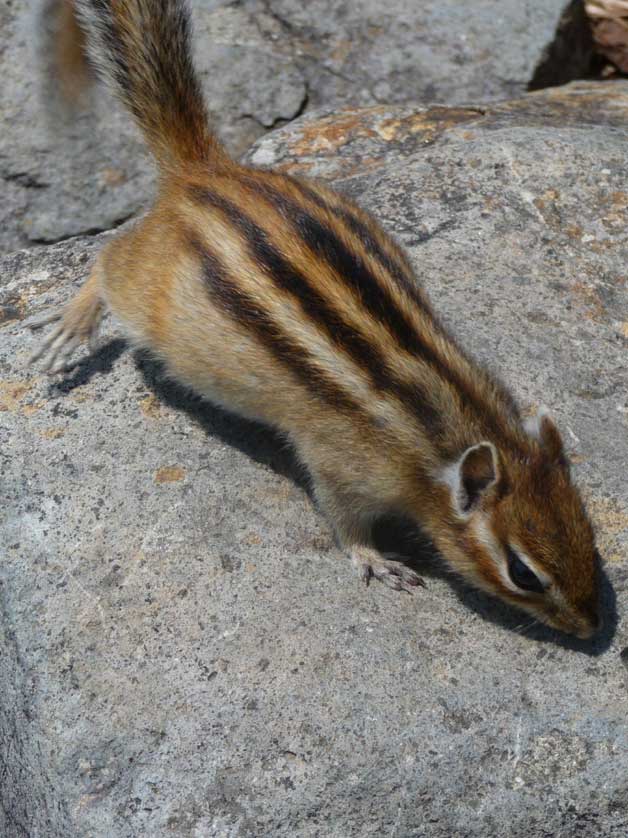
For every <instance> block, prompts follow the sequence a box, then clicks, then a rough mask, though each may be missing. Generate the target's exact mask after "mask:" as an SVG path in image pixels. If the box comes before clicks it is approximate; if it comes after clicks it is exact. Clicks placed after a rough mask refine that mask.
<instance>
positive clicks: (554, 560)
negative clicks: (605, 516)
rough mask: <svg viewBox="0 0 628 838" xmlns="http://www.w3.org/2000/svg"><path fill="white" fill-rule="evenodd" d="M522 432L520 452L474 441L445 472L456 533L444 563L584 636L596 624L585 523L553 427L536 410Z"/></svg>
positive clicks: (592, 553)
mask: <svg viewBox="0 0 628 838" xmlns="http://www.w3.org/2000/svg"><path fill="white" fill-rule="evenodd" d="M526 432H527V433H528V434H529V446H526V448H527V449H528V450H527V454H526V456H523V457H519V456H517V457H515V456H513V455H512V454H510V453H506V452H501V451H499V450H498V448H497V447H496V446H495V445H493V444H492V443H490V442H481V443H479V444H478V445H474V446H472V447H470V448H468V449H467V450H466V451H465V452H464V453H463V454H462V456H461V457H460V458H459V459H458V461H457V462H455V463H454V464H452V465H451V466H449V467H448V468H447V469H446V470H445V472H444V475H443V477H444V482H445V483H446V484H447V487H448V488H449V491H450V500H451V515H452V516H453V521H454V522H455V525H456V528H457V530H458V533H459V534H458V536H457V537H456V539H455V543H456V548H455V550H454V553H455V554H456V555H452V564H453V565H454V566H455V568H456V569H457V570H459V571H460V572H461V573H462V575H463V576H465V577H466V578H467V579H469V581H471V582H473V583H474V584H476V585H477V586H478V587H481V588H483V589H485V590H488V591H490V592H491V593H494V594H497V596H499V597H500V598H501V599H503V600H505V601H507V602H509V603H512V604H513V605H516V606H518V607H519V608H522V609H523V610H524V611H527V612H529V613H530V614H532V615H533V616H534V617H536V618H537V619H539V620H541V621H543V622H544V623H547V624H548V625H550V626H552V627H554V628H557V629H559V630H561V631H564V632H567V633H569V634H575V635H576V636H577V637H580V638H582V639H586V638H589V637H592V636H593V635H594V634H595V633H596V632H597V631H598V630H599V628H600V619H599V611H598V609H599V603H598V598H599V595H598V567H597V564H598V562H597V554H596V550H595V543H594V537H593V531H592V528H591V524H590V522H589V519H588V518H587V515H586V512H585V510H584V507H583V504H582V500H581V498H580V495H579V494H578V491H577V489H576V488H575V487H574V486H573V485H572V483H571V480H570V477H569V467H568V464H567V461H566V458H565V454H564V451H563V445H562V440H561V437H560V433H559V431H558V429H557V427H556V425H555V424H554V423H553V421H552V420H551V419H550V418H549V417H548V416H547V415H546V414H545V413H539V415H538V416H537V417H535V419H534V420H532V421H530V422H528V423H527V425H526Z"/></svg>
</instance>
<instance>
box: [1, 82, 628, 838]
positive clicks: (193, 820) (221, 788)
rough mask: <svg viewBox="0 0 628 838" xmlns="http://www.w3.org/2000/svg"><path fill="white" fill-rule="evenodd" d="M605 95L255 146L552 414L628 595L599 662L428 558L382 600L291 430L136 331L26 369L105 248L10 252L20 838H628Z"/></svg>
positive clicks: (9, 658) (622, 365)
mask: <svg viewBox="0 0 628 838" xmlns="http://www.w3.org/2000/svg"><path fill="white" fill-rule="evenodd" d="M591 91H592V88H590V87H587V86H580V87H576V88H570V89H567V90H560V91H554V92H552V93H551V94H537V95H535V96H532V97H529V98H527V99H525V100H524V101H522V102H514V103H509V104H505V105H499V106H495V107H488V108H486V109H485V112H483V113H482V112H479V111H478V110H477V109H475V110H474V109H460V108H457V109H453V110H450V111H448V110H444V109H431V110H419V109H414V110H413V109H410V108H392V107H389V108H383V107H380V108H377V109H374V110H373V109H367V110H365V111H350V112H347V113H345V114H340V115H338V116H337V117H336V118H335V119H333V120H332V119H330V118H325V117H322V118H321V119H319V120H318V121H317V120H315V119H314V118H312V119H305V120H303V121H302V122H300V123H299V124H298V125H296V124H295V125H293V126H290V127H289V128H287V129H284V130H283V131H280V132H278V133H276V134H274V135H273V136H272V137H269V138H267V139H264V140H263V141H262V142H261V144H260V145H259V146H258V147H257V149H256V150H255V151H254V152H253V153H252V155H251V156H252V159H253V160H257V161H258V162H261V163H264V164H266V163H269V162H275V163H277V164H278V165H281V166H284V167H286V168H289V169H291V170H293V171H306V172H310V173H314V174H316V175H318V176H321V177H327V178H329V179H330V180H331V181H333V182H334V183H336V185H337V186H338V187H339V188H340V189H342V190H344V191H346V192H348V193H350V194H351V195H353V196H355V197H356V198H357V199H358V200H359V201H360V202H361V203H362V204H363V205H364V206H366V207H368V208H370V209H371V210H373V211H374V212H375V213H376V214H377V215H378V216H379V217H380V218H381V219H382V221H383V223H384V224H385V226H386V227H387V228H388V229H389V230H390V231H392V232H393V233H394V234H396V236H397V237H398V238H399V240H400V241H401V242H403V243H404V244H405V245H406V247H407V248H408V250H409V252H410V254H411V257H412V259H413V261H414V263H415V264H416V266H417V269H418V271H419V274H420V276H421V277H422V278H423V280H424V282H425V285H426V287H427V288H428V289H429V292H430V294H431V296H432V298H433V300H434V301H435V303H436V306H437V308H438V309H439V311H441V312H442V313H443V315H444V316H445V318H446V320H447V321H448V322H449V323H450V325H451V327H452V328H453V330H454V331H455V333H456V334H457V335H458V336H459V337H460V339H461V341H462V342H463V343H464V344H465V345H466V346H467V347H468V348H469V349H470V350H472V351H473V352H474V353H475V354H476V355H477V356H478V357H479V358H482V359H483V360H485V361H487V362H488V363H489V364H490V365H491V366H492V367H493V368H495V369H496V370H497V371H498V372H500V373H501V375H502V376H503V378H504V379H505V380H506V381H508V382H509V383H510V384H511V385H512V387H513V389H514V391H515V393H516V395H517V396H518V397H519V398H520V400H521V401H522V402H523V403H525V404H537V403H539V402H542V403H544V404H546V405H547V406H548V407H549V408H550V409H551V410H552V411H553V412H554V413H555V415H556V416H557V419H558V421H559V423H560V425H561V427H562V428H563V429H564V432H565V437H566V440H567V442H568V445H569V453H570V457H571V460H572V463H573V468H574V473H575V475H576V477H577V479H578V481H579V482H580V484H581V485H582V487H583V490H584V492H585V495H586V496H587V498H588V502H589V506H590V510H591V513H592V516H593V518H594V520H595V523H596V526H597V529H598V539H599V546H600V550H601V553H602V555H603V557H604V559H605V563H606V573H607V575H608V579H609V580H610V581H609V582H608V584H607V586H606V593H605V597H606V606H605V611H606V615H607V627H606V630H605V633H604V634H603V635H602V636H601V637H600V638H599V639H598V640H597V641H596V642H595V643H592V644H587V643H581V642H577V641H571V640H568V639H561V638H560V637H558V636H557V635H554V634H552V633H551V632H549V631H546V630H545V629H542V628H534V629H525V628H524V629H522V628H521V623H522V622H523V623H525V622H526V620H525V618H524V619H523V620H522V618H521V616H520V615H517V614H515V613H514V612H511V611H509V610H507V609H505V608H501V607H500V606H499V605H498V604H497V603H495V602H494V601H493V600H491V599H489V598H487V597H484V596H483V595H480V594H477V593H473V592H469V591H467V590H466V589H464V588H463V587H461V586H459V585H457V584H456V583H455V581H454V580H452V579H450V578H448V577H446V576H443V575H441V574H440V572H439V571H438V567H437V566H436V565H432V564H428V566H427V567H426V569H425V571H424V572H425V575H426V577H427V579H428V588H427V589H426V590H422V591H419V592H418V593H417V594H416V595H414V596H412V597H410V596H404V595H400V594H397V593H395V592H393V591H390V590H388V589H386V588H384V587H383V586H381V585H371V586H370V588H368V589H366V590H365V589H363V588H362V587H361V586H360V584H359V583H358V581H357V579H356V577H355V576H354V572H353V570H352V568H351V567H350V563H349V562H348V561H347V560H346V559H345V558H344V557H343V556H342V555H341V554H340V553H339V552H338V550H337V549H336V548H335V546H334V544H333V541H332V539H331V537H330V534H329V532H328V529H327V526H326V524H325V522H324V521H323V520H321V519H320V518H319V517H318V515H317V514H316V512H315V511H314V509H313V508H312V507H311V505H310V502H309V500H308V499H307V496H306V494H305V492H304V491H303V489H302V488H301V487H300V485H299V482H298V481H297V482H296V483H295V482H294V480H293V479H291V477H294V476H295V470H294V467H293V465H292V464H291V462H290V458H289V455H288V454H287V453H286V452H285V451H284V450H283V448H282V447H281V446H280V445H278V444H277V443H276V441H275V440H274V439H273V437H272V434H270V433H269V432H267V431H264V430H261V429H258V428H254V427H252V426H250V425H248V424H246V423H243V422H240V421H238V420H235V419H234V418H232V417H228V416H225V415H224V414H221V413H219V412H218V411H217V410H215V409H213V408H212V407H210V406H207V405H202V404H200V403H198V402H196V401H195V400H194V399H192V398H190V397H188V396H186V395H184V394H181V393H179V392H178V391H176V389H174V388H173V387H171V386H170V385H168V384H166V383H164V382H163V380H161V379H160V378H159V374H158V370H156V368H155V366H154V365H153V364H151V363H150V362H149V361H148V360H146V359H145V358H139V359H137V358H134V356H133V354H132V353H131V352H130V351H128V350H126V349H125V347H124V345H123V343H122V342H121V341H120V339H119V337H118V336H117V332H116V330H115V328H112V327H108V329H107V331H106V334H105V336H104V338H103V347H102V349H101V350H100V351H99V352H98V353H97V354H96V355H94V356H93V357H91V358H87V357H85V356H83V357H82V359H81V361H80V363H79V365H78V366H77V368H76V369H75V370H74V371H72V372H71V373H68V375H67V376H66V377H65V378H64V379H63V380H61V381H60V382H56V383H55V382H51V381H50V380H48V379H47V378H46V377H44V376H43V375H41V374H40V373H39V372H38V370H37V369H36V368H30V367H28V366H27V357H28V354H29V353H30V351H31V350H32V349H33V347H34V346H35V345H36V342H37V339H36V338H35V337H33V336H32V335H30V334H29V333H28V332H27V331H26V330H25V329H24V327H23V325H22V320H23V319H24V317H25V316H26V315H27V313H30V312H37V311H39V310H42V309H44V308H45V307H47V306H49V305H55V304H58V303H61V302H63V301H64V300H67V299H68V298H69V296H70V294H71V293H72V290H73V289H74V288H75V287H76V286H77V285H78V283H79V282H80V280H81V278H82V277H83V276H84V274H85V272H86V269H87V264H88V262H89V261H90V259H91V258H92V256H93V254H94V252H95V249H96V248H97V247H98V246H99V245H100V244H101V242H102V239H103V236H97V237H91V238H85V239H77V240H73V241H70V242H65V243H62V244H59V245H55V246H51V247H48V248H45V249H43V250H30V251H23V252H19V253H15V254H13V255H11V256H8V257H6V258H5V259H4V260H3V261H2V262H1V263H0V274H1V277H2V279H1V281H0V295H1V296H0V304H2V306H3V308H2V312H3V318H4V323H3V325H2V328H1V331H0V411H1V412H0V433H1V435H2V436H1V439H0V455H1V456H2V460H3V462H2V475H3V480H2V502H1V503H0V523H1V527H2V531H1V532H0V544H2V546H3V561H2V563H1V564H0V581H1V586H0V594H1V609H2V610H1V618H0V626H1V629H2V631H3V632H4V638H3V646H2V650H3V654H2V655H1V656H0V682H1V683H2V684H3V691H2V697H1V699H0V765H2V771H3V782H2V784H1V787H0V796H1V799H2V806H1V807H0V834H2V835H3V836H6V838H26V836H28V838H57V836H58V837H59V838H67V836H81V838H82V836H90V838H136V836H144V835H146V836H151V838H162V836H163V838H166V836H167V837H168V838H171V836H186V838H187V836H190V838H209V836H247V838H248V837H249V836H251V838H252V836H262V835H264V836H265V835H272V836H295V835H299V836H301V835H303V836H343V837H344V836H346V837H347V838H349V836H356V838H357V837H358V836H360V838H362V836H368V835H372V836H380V835H390V836H413V837H414V838H423V836H425V838H452V836H459V838H471V837H473V838H486V836H497V835H499V836H500V837H503V838H546V836H553V838H573V836H575V835H578V836H581V837H582V838H593V836H596V838H599V836H602V838H624V836H625V835H626V832H627V830H628V787H627V785H626V777H627V776H628V736H627V729H626V717H627V714H628V699H627V684H628V629H627V626H626V621H625V616H624V615H625V614H626V610H627V608H628V485H627V483H626V467H627V465H628V387H627V365H626V350H627V347H628V290H627V273H626V265H627V264H628V252H627V249H628V248H627V241H626V237H627V234H626V229H627V221H628V175H627V167H626V152H625V149H626V141H627V140H628V136H627V135H628V128H626V125H628V88H627V87H626V86H619V87H612V88H610V87H609V88H604V87H602V88H595V93H594V94H593V93H592V92H591ZM615 599H616V602H615ZM615 613H618V614H619V617H620V620H619V624H618V625H616V622H617V621H616V619H615V616H614V615H615Z"/></svg>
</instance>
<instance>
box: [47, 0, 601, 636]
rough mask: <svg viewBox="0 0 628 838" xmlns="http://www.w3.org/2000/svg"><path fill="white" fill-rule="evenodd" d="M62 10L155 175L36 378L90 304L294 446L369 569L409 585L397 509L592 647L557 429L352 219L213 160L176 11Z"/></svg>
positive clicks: (578, 522) (310, 190) (191, 380)
mask: <svg viewBox="0 0 628 838" xmlns="http://www.w3.org/2000/svg"><path fill="white" fill-rule="evenodd" d="M77 4H78V8H79V10H80V13H81V19H82V20H83V22H84V25H85V26H86V27H87V31H88V37H89V41H90V45H91V50H92V53H93V55H94V56H96V58H97V60H98V63H99V66H100V67H101V69H103V71H104V72H105V73H106V74H107V76H108V79H109V81H110V83H111V84H112V85H113V86H114V89H116V90H117V92H118V95H119V97H120V98H121V100H122V101H123V102H125V103H126V104H127V106H128V107H129V109H130V111H131V112H132V113H133V115H134V116H135V118H136V120H137V122H138V124H139V125H140V127H141V128H142V130H143V131H144V134H145V136H146V138H147V140H148V142H149V144H150V146H151V148H152V150H153V153H154V154H155V157H156V159H157V162H158V165H159V168H160V173H161V176H162V177H161V187H160V194H159V197H158V199H157V201H156V203H155V206H154V207H153V208H152V210H151V211H150V212H149V213H148V215H147V216H146V217H145V219H143V220H142V222H141V223H139V224H138V225H137V226H136V227H135V228H134V229H133V230H132V231H130V232H127V233H125V234H124V235H122V236H120V237H118V239H117V240H116V241H115V242H113V243H112V244H110V245H108V246H107V247H106V248H105V250H104V251H103V253H102V255H101V257H100V259H99V261H98V263H97V266H96V268H95V272H94V274H93V275H92V277H91V278H90V280H89V281H88V283H87V285H86V286H85V288H84V289H83V291H82V292H81V296H79V297H78V298H77V300H76V301H74V302H72V303H70V305H69V306H68V307H67V309H66V310H65V311H64V312H63V313H62V315H61V318H60V321H61V322H60V325H59V326H58V327H57V329H56V330H55V331H54V332H53V333H52V335H51V337H50V338H49V340H48V341H47V343H46V344H45V345H44V349H43V353H44V354H46V363H47V365H48V366H49V367H52V369H53V370H58V369H60V368H62V366H63V364H64V363H65V360H66V357H67V356H68V354H69V352H70V351H72V350H73V348H74V345H75V342H76V340H78V339H80V338H83V337H86V336H88V334H89V333H90V332H92V331H93V328H94V326H95V324H97V322H98V319H99V317H100V315H101V312H102V303H105V304H106V306H107V307H108V308H109V309H110V310H112V311H113V312H114V313H115V314H116V315H117V316H118V317H119V318H120V320H121V321H122V322H123V324H124V325H125V327H126V328H127V331H128V333H129V335H130V336H131V337H132V339H133V340H134V341H135V342H136V343H137V344H139V345H141V346H144V347H147V348H148V349H150V350H151V351H152V352H153V353H155V354H156V355H157V356H158V357H160V358H162V359H163V361H164V362H165V363H166V364H167V366H168V369H169V371H170V373H171V374H172V375H173V376H174V377H175V378H177V379H178V380H179V381H181V382H183V383H184V384H186V385H188V386H190V387H192V388H193V389H195V390H196V391H197V392H198V393H200V394H202V395H204V396H206V397H208V398H210V399H212V400H213V401H215V402H217V403H219V404H221V405H223V406H225V407H227V408H229V409H230V410H233V411H236V412H238V413H241V414H243V415H246V416H249V417H254V418H257V419H260V420H262V421H264V422H267V423H269V424H271V425H273V426H274V427H276V428H278V429H279V430H280V431H282V432H283V433H284V434H285V435H286V436H287V437H289V438H290V440H291V441H292V443H293V444H294V446H295V449H296V451H297V453H298V455H299V457H300V458H301V459H302V461H303V462H304V463H305V464H306V465H307V466H308V468H309V471H310V473H311V475H312V481H313V487H314V491H315V495H316V497H317V499H318V502H319V504H320V506H321V507H322V509H323V510H324V511H325V512H326V513H327V515H328V516H329V518H330V520H331V521H332V523H333V524H334V526H335V529H336V532H337V534H338V537H339V541H340V543H341V545H342V547H343V548H344V549H346V550H347V551H348V552H349V553H350V554H351V555H352V556H353V557H354V559H355V560H356V562H357V563H358V564H359V565H360V566H361V567H362V568H363V571H364V572H365V573H366V574H367V575H368V574H372V575H375V576H377V577H378V578H382V579H384V580H385V581H388V583H389V584H392V585H393V586H396V587H403V588H410V587H412V585H416V584H417V583H418V581H419V580H418V577H416V574H413V573H412V571H410V570H408V569H407V568H404V567H403V566H402V565H399V564H398V563H389V562H385V561H384V560H383V559H382V558H381V557H377V556H375V554H374V552H373V549H372V546H371V544H370V539H371V528H372V524H373V521H374V519H375V518H377V517H378V516H380V515H381V514H383V513H390V512H394V513H399V514H402V515H407V516H410V517H411V518H412V519H413V520H414V521H415V522H416V523H417V524H419V525H420V527H421V528H422V529H423V530H424V531H425V532H426V533H427V535H428V536H429V537H430V539H431V540H432V542H433V543H434V544H435V545H436V547H437V549H438V550H439V552H440V553H441V554H442V556H443V558H444V559H445V561H447V562H448V563H449V565H450V566H451V567H452V568H453V569H454V570H456V571H458V572H459V573H461V574H462V575H463V576H465V578H467V579H468V580H469V581H471V582H472V583H474V584H476V585H478V586H480V587H482V588H484V589H486V590H488V591H491V592H493V593H495V594H497V595H498V596H500V597H501V598H502V599H504V600H505V601H508V602H510V603H512V604H514V605H516V606H518V607H520V608H523V609H525V610H527V611H528V612H529V613H531V614H533V615H534V616H535V617H538V618H539V619H541V620H544V621H545V622H548V623H550V624H551V625H553V626H556V627H558V628H561V629H563V630H565V631H571V632H575V633H577V634H580V635H581V636H585V635H588V634H590V633H591V632H592V630H593V628H594V625H595V623H596V620H597V617H596V596H597V593H596V591H597V588H596V585H597V582H596V578H597V577H596V563H595V546H594V542H593V535H592V531H591V527H590V524H589V522H588V519H587V516H586V513H585V511H584V509H583V506H582V503H581V501H580V498H579V496H578V493H577V490H576V489H575V488H574V487H573V485H572V484H571V482H570V480H569V475H568V471H567V468H566V466H565V462H564V456H563V455H562V445H561V443H560V436H559V434H558V431H557V430H556V428H555V426H553V424H551V420H549V419H547V418H546V417H545V418H543V419H542V420H541V421H540V423H539V425H538V428H537V432H535V433H534V434H532V435H531V434H530V433H529V431H528V430H527V429H526V428H525V427H524V425H523V423H522V421H521V418H520V416H519V412H518V409H517V407H516V405H515V403H514V401H513V399H512V397H511V396H510V394H509V393H508V391H507V390H506V389H505V388H504V387H503V385H501V384H500V383H499V382H497V381H496V380H495V378H494V377H493V376H491V375H490V374H489V373H488V372H487V371H486V370H484V369H482V368H481V367H479V366H478V365H477V364H476V363H474V362H473V360H472V359H470V358H469V357H468V356H467V355H466V354H465V353H464V352H463V351H462V350H461V349H460V348H459V347H458V345H457V344H456V342H455V341H454V340H453V339H452V338H451V336H450V335H449V334H448V333H447V331H446V330H445V328H444V327H443V325H442V323H441V322H440V321H439V320H438V318H437V316H436V315H435V313H434V311H433V309H432V306H431V303H430V302H429V300H428V298H427V295H426V293H425V291H424V290H423V289H422V288H421V286H420V284H419V283H418V281H417V279H416V277H415V275H414V271H413V269H412V266H411V264H410V262H409V261H408V259H407V257H406V256H405V254H404V253H403V252H402V251H401V250H400V249H399V247H398V246H397V245H396V244H395V242H394V241H393V240H392V238H391V237H390V236H388V235H387V234H386V233H385V232H384V231H383V230H382V228H381V227H380V226H379V225H378V224H377V223H376V222H375V221H374V220H373V219H372V218H371V217H370V216H369V215H368V214H367V213H365V212H364V211H363V210H361V209H360V208H359V207H357V206H355V205H354V204H352V203H351V202H350V201H348V200H346V199H345V198H343V197H342V196H340V195H338V194H336V193H334V192H332V191H331V190H329V189H327V188H325V187H323V186H321V185H319V184H315V183H306V182H304V181H301V180H298V179H295V178H291V177H287V176H284V175H281V174H278V173H274V172H268V171H259V170H254V169H250V168H245V167H242V166H239V165H237V164H236V163H234V162H232V161H231V160H230V159H229V158H228V157H227V155H226V154H225V153H224V151H223V150H222V149H221V148H220V146H219V145H218V143H217V141H216V140H215V138H214V137H213V135H212V133H211V130H210V128H209V127H208V124H207V120H206V114H205V105H204V103H203V100H202V97H201V94H200V90H199V86H198V83H197V81H196V78H195V75H194V70H193V67H192V62H191V59H190V55H189V25H188V18H187V13H186V10H185V7H184V5H183V3H182V2H180V0H110V1H109V2H107V1H106V0H77ZM86 289H87V290H86ZM559 449H560V450H559ZM513 550H517V551H518V553H517V555H519V554H520V556H521V557H520V558H517V559H516V563H517V564H516V567H518V572H519V573H520V574H521V573H524V575H525V573H526V572H528V573H534V569H536V571H537V573H538V574H539V576H543V579H544V580H547V579H549V580H551V582H550V583H549V584H547V585H546V589H545V590H544V591H543V593H542V594H541V593H539V592H538V591H537V592H534V591H530V590H524V589H521V587H520V586H519V587H518V586H517V584H515V582H513V580H512V579H511V576H509V574H511V575H512V573H514V570H513V569H512V568H513V561H515V560H514V559H513V555H515V554H514V553H513ZM522 568H523V570H522ZM526 568H527V570H526Z"/></svg>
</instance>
